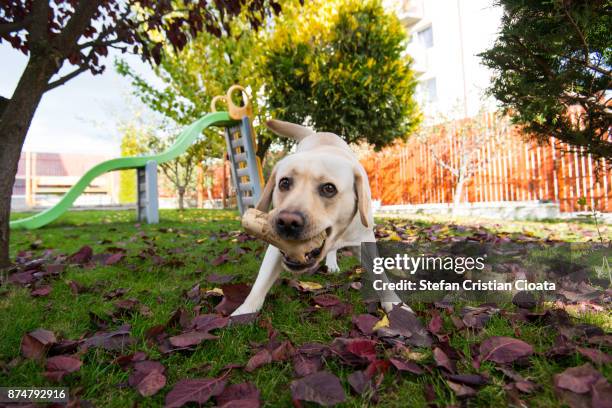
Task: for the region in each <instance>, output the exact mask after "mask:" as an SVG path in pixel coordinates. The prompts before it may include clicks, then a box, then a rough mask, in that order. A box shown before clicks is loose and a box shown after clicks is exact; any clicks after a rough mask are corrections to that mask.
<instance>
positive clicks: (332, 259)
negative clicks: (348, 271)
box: [325, 251, 340, 273]
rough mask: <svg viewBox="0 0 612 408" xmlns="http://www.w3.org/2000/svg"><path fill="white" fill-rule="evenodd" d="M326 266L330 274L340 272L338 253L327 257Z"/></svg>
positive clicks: (331, 253)
mask: <svg viewBox="0 0 612 408" xmlns="http://www.w3.org/2000/svg"><path fill="white" fill-rule="evenodd" d="M325 266H326V267H327V271H328V272H330V273H338V272H340V267H339V266H338V258H337V257H336V251H332V252H330V253H328V254H327V256H326V257H325Z"/></svg>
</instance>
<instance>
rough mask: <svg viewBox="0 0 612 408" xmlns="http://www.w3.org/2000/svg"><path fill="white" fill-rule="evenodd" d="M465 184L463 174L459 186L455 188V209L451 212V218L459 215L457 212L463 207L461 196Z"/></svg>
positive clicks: (460, 176)
mask: <svg viewBox="0 0 612 408" xmlns="http://www.w3.org/2000/svg"><path fill="white" fill-rule="evenodd" d="M464 184H465V177H464V176H463V174H459V177H458V178H457V185H456V186H455V194H454V195H453V209H452V210H451V216H452V217H455V215H457V210H458V209H459V206H460V205H461V196H462V195H463V185H464Z"/></svg>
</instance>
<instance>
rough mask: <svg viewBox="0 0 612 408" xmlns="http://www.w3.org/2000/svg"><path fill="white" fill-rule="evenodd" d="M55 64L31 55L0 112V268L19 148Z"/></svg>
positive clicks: (4, 259)
mask: <svg viewBox="0 0 612 408" xmlns="http://www.w3.org/2000/svg"><path fill="white" fill-rule="evenodd" d="M57 68H58V67H57V66H56V65H55V64H53V63H50V62H48V61H46V60H44V59H43V58H39V57H36V56H34V55H32V56H31V57H30V60H29V61H28V64H27V66H26V68H25V70H24V71H23V74H22V75H21V78H20V79H19V83H18V84H17V87H16V88H15V92H14V93H13V96H12V98H11V99H10V100H9V101H8V102H6V104H5V106H4V109H3V111H2V112H0V268H4V267H7V266H9V264H10V259H9V253H8V250H9V221H10V213H11V195H12V193H13V185H14V184H15V175H16V173H17V165H18V164H19V157H20V156H21V149H22V148H23V142H24V141H25V137H26V134H27V133H28V129H29V127H30V124H31V123H32V118H33V117H34V112H35V111H36V108H37V107H38V104H39V103H40V100H41V98H42V96H43V94H44V93H45V90H46V87H47V84H48V83H49V79H51V77H52V76H53V74H54V73H55V72H56V71H57Z"/></svg>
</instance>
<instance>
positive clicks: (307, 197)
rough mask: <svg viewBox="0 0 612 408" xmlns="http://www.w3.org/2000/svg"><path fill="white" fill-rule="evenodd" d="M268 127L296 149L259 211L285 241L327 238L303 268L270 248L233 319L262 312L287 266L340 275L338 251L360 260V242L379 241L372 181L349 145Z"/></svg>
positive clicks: (285, 126) (294, 128) (276, 173)
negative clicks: (319, 268)
mask: <svg viewBox="0 0 612 408" xmlns="http://www.w3.org/2000/svg"><path fill="white" fill-rule="evenodd" d="M266 125H267V127H268V128H269V129H270V130H272V131H273V132H274V133H276V134H278V135H279V136H283V137H288V138H291V139H293V140H295V141H297V142H298V146H297V150H296V152H295V153H294V154H292V155H290V156H287V157H285V158H284V159H282V160H281V161H280V162H278V164H277V165H276V166H275V167H274V169H273V170H272V174H271V175H270V178H269V179H268V182H267V183H266V185H265V187H264V191H263V193H262V197H261V199H260V200H259V202H258V203H257V209H258V210H260V211H268V209H269V207H270V205H271V204H272V206H273V209H272V210H271V211H270V212H269V215H270V216H269V219H270V222H271V223H272V224H273V225H271V227H272V228H274V229H275V230H276V232H277V233H278V235H280V236H281V237H283V238H286V239H288V240H306V239H309V238H312V237H315V236H317V235H319V234H321V232H323V231H324V232H325V234H326V239H325V241H324V242H323V244H322V245H321V246H320V247H319V248H316V249H314V250H312V251H310V252H308V253H307V254H305V257H304V259H306V262H305V263H304V262H298V261H296V260H294V259H291V258H289V257H287V256H286V255H285V254H283V253H282V252H281V251H280V250H279V249H278V248H276V247H274V246H272V245H270V246H269V247H268V249H267V251H266V254H265V256H264V259H263V262H262V264H261V267H260V269H259V274H258V275H257V279H256V280H255V284H254V285H253V288H252V289H251V292H250V293H249V295H248V297H247V298H246V299H245V301H244V303H243V304H242V305H241V306H240V307H239V308H238V309H236V311H235V312H234V313H233V314H232V315H233V316H236V315H242V314H248V313H255V312H258V311H259V310H260V309H261V307H262V306H263V303H264V300H265V297H266V295H267V293H268V291H269V290H270V288H271V287H272V285H273V284H274V282H275V281H276V279H277V278H278V276H279V274H280V272H281V270H282V268H283V267H284V268H285V269H286V270H288V271H293V272H306V271H309V270H312V269H314V268H317V266H318V264H319V263H320V262H321V261H322V260H323V258H325V264H326V266H327V268H328V270H329V271H330V272H338V271H339V268H338V263H337V260H336V251H337V250H338V249H340V248H345V247H348V248H349V249H350V250H351V252H352V253H353V254H355V255H356V256H358V257H359V256H360V249H361V243H362V242H375V238H374V230H373V227H374V218H373V215H372V206H371V194H370V186H369V183H368V176H367V174H366V172H365V170H364V169H363V167H362V166H361V164H360V163H359V160H357V157H356V156H355V155H354V153H353V152H352V151H351V149H350V148H349V146H348V144H347V143H346V142H345V141H344V140H342V139H341V138H340V137H338V136H337V135H335V134H333V133H325V132H314V131H313V130H311V129H309V128H306V127H303V126H300V125H296V124H293V123H288V122H283V121H280V120H270V121H268V122H267V123H266ZM383 278H386V277H383ZM385 280H386V279H385ZM385 300H389V299H388V298H385ZM391 300H392V301H385V302H382V306H383V307H384V308H385V309H386V310H387V311H389V310H390V309H391V308H392V307H393V305H394V304H397V303H401V301H400V299H399V297H397V296H395V297H393V298H392V299H391ZM408 309H409V308H408Z"/></svg>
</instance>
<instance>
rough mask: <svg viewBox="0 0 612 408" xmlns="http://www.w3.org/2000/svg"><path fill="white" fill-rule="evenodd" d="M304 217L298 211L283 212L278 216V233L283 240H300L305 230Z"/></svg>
mask: <svg viewBox="0 0 612 408" xmlns="http://www.w3.org/2000/svg"><path fill="white" fill-rule="evenodd" d="M304 223H305V220H304V215H302V213H300V212H298V211H285V210H283V211H281V212H279V213H278V215H277V216H276V232H277V233H278V235H280V236H281V237H283V238H288V239H298V238H299V237H300V235H301V234H302V231H303V230H304Z"/></svg>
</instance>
